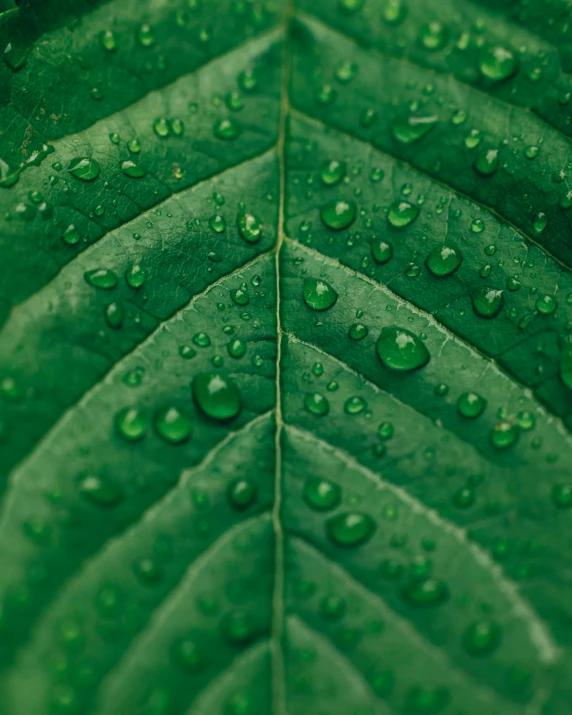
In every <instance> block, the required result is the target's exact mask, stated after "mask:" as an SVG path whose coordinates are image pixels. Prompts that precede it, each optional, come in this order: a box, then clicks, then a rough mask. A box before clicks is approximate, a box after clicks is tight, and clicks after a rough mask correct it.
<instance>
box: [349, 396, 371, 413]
mask: <svg viewBox="0 0 572 715" xmlns="http://www.w3.org/2000/svg"><path fill="white" fill-rule="evenodd" d="M366 407H367V402H366V401H365V400H364V399H363V397H348V399H347V400H346V401H345V403H344V412H345V413H346V414H348V415H359V414H360V413H361V412H363V411H364V410H365V408H366Z"/></svg>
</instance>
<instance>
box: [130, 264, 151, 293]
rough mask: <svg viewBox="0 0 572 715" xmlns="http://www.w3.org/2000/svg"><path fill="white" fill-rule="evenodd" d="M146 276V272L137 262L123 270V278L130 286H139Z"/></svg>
mask: <svg viewBox="0 0 572 715" xmlns="http://www.w3.org/2000/svg"><path fill="white" fill-rule="evenodd" d="M146 278H147V273H146V272H145V269H144V268H142V267H141V266H140V265H139V264H138V263H135V264H134V265H132V266H129V268H127V270H126V271H125V280H126V281H127V284H128V285H130V286H131V288H141V286H142V285H143V283H145V280H146Z"/></svg>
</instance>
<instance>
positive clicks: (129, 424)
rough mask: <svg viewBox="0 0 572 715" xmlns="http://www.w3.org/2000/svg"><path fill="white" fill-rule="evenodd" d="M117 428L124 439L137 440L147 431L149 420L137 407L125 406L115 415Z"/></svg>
mask: <svg viewBox="0 0 572 715" xmlns="http://www.w3.org/2000/svg"><path fill="white" fill-rule="evenodd" d="M115 428H116V430H117V432H118V433H119V434H120V435H121V437H123V439H126V440H128V441H130V442H137V441H139V440H140V439H143V437H144V436H145V433H146V432H147V420H146V418H145V415H144V414H143V413H142V412H141V411H140V410H139V409H137V408H136V407H125V408H124V409H123V410H121V411H120V412H118V413H117V414H116V415H115Z"/></svg>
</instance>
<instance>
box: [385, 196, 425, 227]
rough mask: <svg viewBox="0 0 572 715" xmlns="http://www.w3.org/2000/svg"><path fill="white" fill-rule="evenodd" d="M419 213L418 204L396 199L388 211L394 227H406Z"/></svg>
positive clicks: (388, 216) (388, 217)
mask: <svg viewBox="0 0 572 715" xmlns="http://www.w3.org/2000/svg"><path fill="white" fill-rule="evenodd" d="M418 215H419V209H418V208H417V206H413V204H410V203H409V202H408V201H394V202H393V203H392V204H391V206H390V207H389V210H388V212H387V220H388V221H389V223H390V224H391V225H392V226H393V227H394V228H405V226H409V224H410V223H413V221H415V219H416V218H417V216H418Z"/></svg>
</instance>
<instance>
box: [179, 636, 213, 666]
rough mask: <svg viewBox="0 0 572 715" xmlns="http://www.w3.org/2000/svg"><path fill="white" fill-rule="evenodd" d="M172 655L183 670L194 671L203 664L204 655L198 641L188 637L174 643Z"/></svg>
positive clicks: (204, 660)
mask: <svg viewBox="0 0 572 715" xmlns="http://www.w3.org/2000/svg"><path fill="white" fill-rule="evenodd" d="M173 657H174V659H175V661H176V662H177V663H178V665H179V666H180V667H181V668H183V670H186V671H189V672H195V671H196V670H198V669H199V668H201V667H202V666H204V665H205V662H206V657H205V654H204V652H203V650H202V648H201V647H200V645H199V644H198V643H196V642H195V641H194V640H191V639H190V638H183V639H182V640H180V641H178V642H177V643H175V645H174V648H173Z"/></svg>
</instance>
